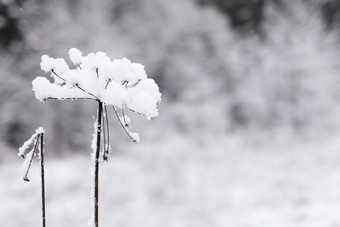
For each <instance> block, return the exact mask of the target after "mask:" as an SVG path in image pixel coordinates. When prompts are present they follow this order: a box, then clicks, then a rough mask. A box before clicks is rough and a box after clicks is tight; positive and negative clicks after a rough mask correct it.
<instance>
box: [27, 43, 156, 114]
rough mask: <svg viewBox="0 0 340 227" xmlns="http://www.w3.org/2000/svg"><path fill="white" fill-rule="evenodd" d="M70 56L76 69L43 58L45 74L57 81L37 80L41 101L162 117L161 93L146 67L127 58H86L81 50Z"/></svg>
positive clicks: (35, 87) (94, 55)
mask: <svg viewBox="0 0 340 227" xmlns="http://www.w3.org/2000/svg"><path fill="white" fill-rule="evenodd" d="M68 54H69V57H70V60H71V61H72V63H73V64H74V68H73V69H70V67H69V66H68V64H67V63H66V61H65V60H64V59H63V58H52V57H49V56H47V55H43V56H42V57H41V63H40V67H41V70H43V71H44V72H45V73H49V74H50V76H51V77H52V78H53V79H54V81H53V82H50V80H48V79H47V78H46V77H37V78H36V79H34V80H33V82H32V85H33V91H34V93H35V96H36V98H37V99H38V100H40V101H46V100H49V99H59V100H65V99H93V100H97V101H101V102H103V103H104V104H105V105H112V106H114V107H115V108H120V109H123V108H126V109H129V110H131V111H133V112H136V113H139V114H142V115H145V116H146V118H147V119H152V118H154V117H156V116H158V109H157V106H158V104H159V103H160V102H161V93H160V92H159V88H158V85H157V84H156V83H155V81H154V80H153V79H150V78H147V74H146V73H145V70H144V66H143V65H141V64H138V63H132V62H131V61H130V60H129V59H127V58H123V59H115V60H111V59H110V58H109V57H108V56H107V54H106V53H104V52H97V53H90V54H88V55H87V56H83V54H82V52H80V51H79V50H78V49H76V48H71V49H70V50H69V52H68Z"/></svg>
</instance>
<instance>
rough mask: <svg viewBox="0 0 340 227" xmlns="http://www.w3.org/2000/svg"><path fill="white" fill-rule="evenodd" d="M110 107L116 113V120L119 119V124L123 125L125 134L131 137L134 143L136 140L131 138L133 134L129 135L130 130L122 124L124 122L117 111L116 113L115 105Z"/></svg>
mask: <svg viewBox="0 0 340 227" xmlns="http://www.w3.org/2000/svg"><path fill="white" fill-rule="evenodd" d="M112 108H113V110H114V112H115V114H116V116H117V118H118V121H119V123H120V125H121V126H122V127H123V129H124V131H125V132H126V134H127V135H128V136H129V137H130V139H131V140H132V141H133V142H135V143H136V142H137V141H136V140H135V139H134V138H133V136H131V134H130V132H129V131H128V130H127V127H126V126H125V125H124V123H123V122H122V120H121V119H120V117H119V115H118V113H117V110H116V108H115V106H112Z"/></svg>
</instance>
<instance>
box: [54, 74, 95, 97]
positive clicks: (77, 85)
mask: <svg viewBox="0 0 340 227" xmlns="http://www.w3.org/2000/svg"><path fill="white" fill-rule="evenodd" d="M51 72H52V73H53V74H54V75H55V76H57V77H58V78H59V79H61V80H62V81H64V82H65V83H67V80H65V79H64V78H62V77H61V76H59V75H58V74H57V73H56V72H54V70H53V69H52V70H51ZM97 74H98V73H97ZM75 86H76V87H77V88H79V89H80V90H81V91H83V92H85V93H86V94H88V95H91V96H92V97H94V98H95V99H96V100H99V98H98V97H97V96H95V95H94V94H92V93H91V92H88V91H86V90H85V89H83V88H82V87H80V86H79V84H75Z"/></svg>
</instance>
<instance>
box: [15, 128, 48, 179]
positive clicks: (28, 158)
mask: <svg viewBox="0 0 340 227" xmlns="http://www.w3.org/2000/svg"><path fill="white" fill-rule="evenodd" d="M44 132H45V131H44V129H43V128H42V127H40V128H38V129H36V130H35V133H34V134H33V135H32V136H31V138H29V139H28V140H27V141H26V142H25V143H24V144H23V145H22V146H21V147H20V148H19V153H18V155H19V156H21V157H23V158H24V159H25V161H24V164H23V168H22V172H23V173H22V175H23V179H24V180H25V181H30V180H29V179H28V173H29V170H30V169H31V165H32V163H33V158H34V156H35V155H37V154H38V157H40V156H39V152H38V151H39V149H40V147H39V145H40V143H41V141H40V138H41V134H43V133H44Z"/></svg>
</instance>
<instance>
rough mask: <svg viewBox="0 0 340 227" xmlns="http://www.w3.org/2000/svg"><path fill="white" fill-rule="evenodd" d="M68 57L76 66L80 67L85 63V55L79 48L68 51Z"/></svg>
mask: <svg viewBox="0 0 340 227" xmlns="http://www.w3.org/2000/svg"><path fill="white" fill-rule="evenodd" d="M68 55H69V57H70V59H71V61H72V62H73V64H74V65H80V64H81V63H83V62H84V57H83V53H82V52H81V51H79V50H78V49H77V48H71V49H70V50H69V51H68Z"/></svg>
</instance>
